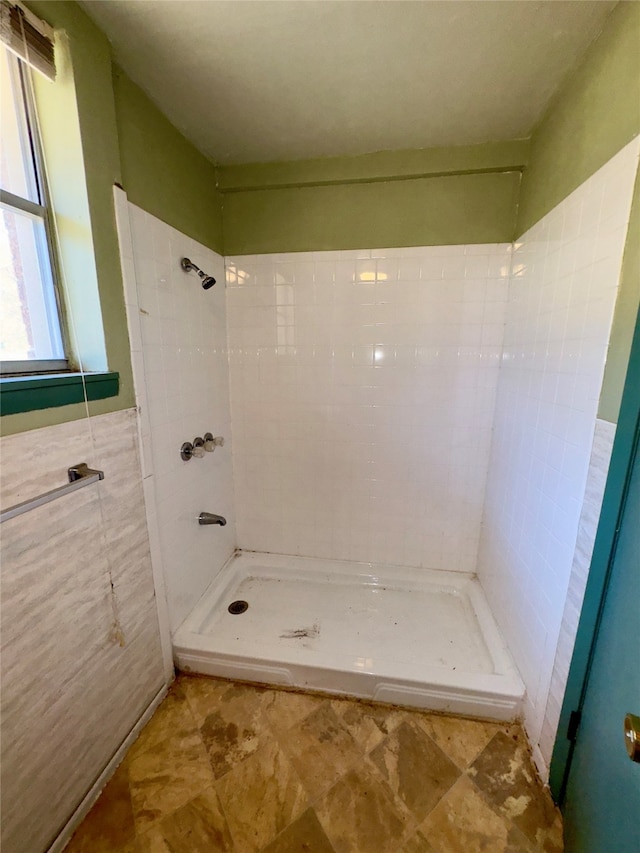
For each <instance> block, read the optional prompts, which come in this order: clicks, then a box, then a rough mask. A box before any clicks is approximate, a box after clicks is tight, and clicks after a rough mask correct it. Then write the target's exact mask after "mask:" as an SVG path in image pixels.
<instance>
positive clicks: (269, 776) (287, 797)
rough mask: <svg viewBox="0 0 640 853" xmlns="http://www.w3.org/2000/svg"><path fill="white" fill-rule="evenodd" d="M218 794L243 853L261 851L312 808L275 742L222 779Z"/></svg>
mask: <svg viewBox="0 0 640 853" xmlns="http://www.w3.org/2000/svg"><path fill="white" fill-rule="evenodd" d="M216 791H217V793H218V796H219V797H220V802H221V803H222V808H223V809H224V813H225V815H226V817H227V822H228V824H229V828H230V830H231V835H232V837H233V840H234V843H235V845H236V848H237V850H238V851H242V853H254V851H258V850H261V849H262V848H263V847H265V846H266V845H267V844H268V843H270V842H271V841H272V840H273V839H274V838H275V837H276V836H277V835H278V834H279V833H280V832H282V830H283V829H285V828H286V827H287V826H288V825H289V824H290V823H291V822H292V821H293V820H295V819H296V818H297V817H299V815H300V814H301V813H302V812H303V811H305V809H306V808H307V807H308V805H309V801H308V798H307V795H306V792H305V789H304V788H303V786H302V783H301V781H300V779H299V778H298V775H297V773H296V771H295V769H294V767H293V765H292V763H291V761H289V759H288V758H287V756H286V755H285V754H284V752H283V750H282V749H280V746H279V745H278V743H277V741H276V740H275V739H274V740H273V741H272V742H271V743H270V744H268V745H267V746H263V747H261V748H260V749H259V750H258V751H257V752H256V753H255V755H252V756H251V757H249V758H247V759H246V760H245V761H243V762H242V763H241V764H238V765H237V766H236V767H234V768H233V770H230V771H229V772H228V773H227V774H225V775H224V776H223V777H222V779H219V780H218V781H217V782H216Z"/></svg>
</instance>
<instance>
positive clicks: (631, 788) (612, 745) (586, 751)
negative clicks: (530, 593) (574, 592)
mask: <svg viewBox="0 0 640 853" xmlns="http://www.w3.org/2000/svg"><path fill="white" fill-rule="evenodd" d="M639 333H640V327H639V328H638V329H637V330H636V339H635V341H634V348H633V352H632V358H631V362H630V366H629V375H628V377H627V383H626V388H625V399H624V401H623V408H624V421H625V423H624V425H623V424H622V423H621V424H620V425H619V427H618V431H619V432H620V434H619V435H618V436H617V438H616V444H618V448H617V449H618V453H617V457H618V460H620V453H621V452H622V451H621V449H620V442H622V446H623V449H624V456H626V466H625V467H626V472H625V476H624V477H620V478H619V479H620V480H621V482H622V481H624V482H623V484H622V485H621V483H619V484H618V486H621V487H620V488H619V494H620V497H621V500H620V502H619V504H618V512H617V523H616V525H615V532H614V535H613V536H612V538H611V543H610V545H611V547H610V550H609V555H608V559H607V560H606V571H605V573H604V583H603V592H604V594H603V595H602V596H601V604H600V607H599V611H598V614H597V618H596V619H595V620H594V627H595V642H594V644H593V646H592V648H591V651H590V654H589V656H588V661H586V662H585V670H586V672H587V678H586V682H585V683H584V686H583V690H582V696H581V700H580V702H579V712H580V713H579V716H577V715H574V721H578V720H579V724H578V725H577V729H576V734H575V739H574V744H573V748H572V750H571V753H572V754H571V755H570V761H569V762H568V764H567V765H566V766H565V768H564V769H565V776H564V786H563V787H564V788H565V790H566V793H565V792H564V791H563V793H564V802H563V813H564V821H565V842H566V851H567V853H639V851H640V764H636V763H634V762H632V761H631V760H630V758H629V756H628V755H627V750H626V747H625V738H624V728H623V724H624V718H625V715H626V714H628V713H632V714H636V715H638V716H640V452H638V442H639V440H640V393H639V392H640V334H639ZM622 416H623V412H621V419H622ZM621 426H624V428H623V430H622V431H620V427H621ZM619 440H620V441H619ZM615 452H616V448H615V447H614V453H615ZM609 479H611V473H610V478H609ZM613 485H614V486H615V485H616V484H615V483H614V484H613ZM607 491H608V492H609V494H614V493H615V491H616V490H614V491H612V490H610V489H609V483H608V484H607ZM606 501H607V493H606V492H605V503H606ZM605 509H607V507H605V506H604V505H603V514H604V513H605ZM595 556H596V552H595V551H594V557H595ZM604 562H605V561H603V563H604ZM594 569H595V570H596V573H597V570H598V566H595V565H594V564H593V563H592V571H593V570H594ZM585 605H586V607H587V610H588V608H589V601H588V600H585ZM583 615H584V611H583ZM588 619H589V614H588V613H587V614H586V621H588ZM581 624H582V623H581ZM579 633H580V632H579ZM592 636H593V632H592ZM577 646H579V644H577ZM574 661H575V654H574ZM578 663H580V662H578ZM572 668H573V664H572ZM565 710H566V709H565ZM562 749H563V747H562V744H561V745H560V749H559V750H557V751H558V752H559V753H562ZM554 758H556V756H555V755H554Z"/></svg>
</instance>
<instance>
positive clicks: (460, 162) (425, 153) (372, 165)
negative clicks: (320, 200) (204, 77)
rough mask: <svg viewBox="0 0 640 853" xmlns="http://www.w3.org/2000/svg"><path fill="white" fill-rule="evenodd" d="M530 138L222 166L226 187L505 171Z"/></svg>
mask: <svg viewBox="0 0 640 853" xmlns="http://www.w3.org/2000/svg"><path fill="white" fill-rule="evenodd" d="M528 154H529V140H528V139H515V140H512V141H509V142H486V143H483V144H482V145H459V146H453V147H452V146H449V147H447V148H420V149H408V150H405V151H377V152H376V153H374V154H360V155H359V156H357V157H321V158H317V159H313V160H290V161H287V162H284V163H243V164H241V165H238V166H219V167H218V187H219V189H220V190H222V191H223V192H229V191H233V190H247V189H265V188H267V187H284V186H289V187H292V186H310V185H315V184H339V183H357V182H360V181H365V182H372V181H388V180H392V179H397V178H404V179H408V178H425V177H428V176H433V175H451V174H469V173H473V172H505V171H510V170H519V169H522V168H523V166H524V165H525V164H526V163H527V160H528Z"/></svg>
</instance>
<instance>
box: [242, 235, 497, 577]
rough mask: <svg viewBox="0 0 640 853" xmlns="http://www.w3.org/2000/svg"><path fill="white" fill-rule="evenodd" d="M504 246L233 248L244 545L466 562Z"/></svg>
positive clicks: (486, 441) (408, 561) (481, 486)
mask: <svg viewBox="0 0 640 853" xmlns="http://www.w3.org/2000/svg"><path fill="white" fill-rule="evenodd" d="M509 264H510V247H509V246H507V245H480V246H466V247H465V246H445V247H430V248H420V247H418V248H407V249H393V250H381V251H370V250H363V251H350V252H314V253H295V254H283V255H262V256H260V255H257V256H256V255H253V256H244V257H236V258H229V259H227V300H228V307H227V311H228V330H229V347H230V371H231V374H230V387H231V405H232V412H233V427H234V477H235V486H236V505H237V514H238V544H239V546H240V547H241V548H246V549H249V550H264V551H273V552H280V553H288V554H303V555H306V556H316V557H329V558H336V559H347V560H361V561H376V562H382V563H395V564H403V565H407V566H424V567H431V568H439V569H450V570H454V571H474V570H475V565H476V556H477V548H478V539H479V532H480V520H481V514H482V504H483V499H484V490H485V481H486V475H487V467H488V460H489V446H490V438H491V424H492V419H493V410H494V397H495V389H496V383H497V375H498V365H499V358H500V353H501V347H502V336H503V323H504V308H505V300H506V291H507V280H508V274H509Z"/></svg>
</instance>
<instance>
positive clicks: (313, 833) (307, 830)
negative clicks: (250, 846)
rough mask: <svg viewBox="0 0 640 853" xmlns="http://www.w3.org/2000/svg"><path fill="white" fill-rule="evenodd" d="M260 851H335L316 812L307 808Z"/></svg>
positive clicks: (320, 852)
mask: <svg viewBox="0 0 640 853" xmlns="http://www.w3.org/2000/svg"><path fill="white" fill-rule="evenodd" d="M262 853H335V851H334V849H333V847H332V846H331V842H330V841H329V839H328V838H327V836H326V835H325V832H324V829H323V828H322V826H321V825H320V821H319V820H318V817H317V815H316V813H315V812H314V810H313V809H307V810H306V812H304V813H303V814H301V815H300V817H299V818H298V819H297V820H294V822H293V823H290V824H289V826H288V827H287V828H286V829H285V830H284V831H283V832H281V833H280V835H278V837H277V838H276V839H274V840H273V841H272V842H271V844H268V845H267V846H266V847H265V848H264V849H263V850H262Z"/></svg>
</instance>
